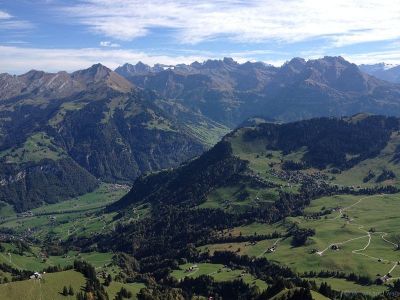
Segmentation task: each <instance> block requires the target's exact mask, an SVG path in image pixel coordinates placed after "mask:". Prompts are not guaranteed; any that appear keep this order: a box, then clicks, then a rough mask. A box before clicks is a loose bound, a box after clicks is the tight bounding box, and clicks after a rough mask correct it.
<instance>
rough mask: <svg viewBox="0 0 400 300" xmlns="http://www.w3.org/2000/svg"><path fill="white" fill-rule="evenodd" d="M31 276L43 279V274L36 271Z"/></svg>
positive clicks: (31, 277)
mask: <svg viewBox="0 0 400 300" xmlns="http://www.w3.org/2000/svg"><path fill="white" fill-rule="evenodd" d="M29 278H30V279H42V274H40V273H39V272H35V273H33V274H32V275H31V276H30V277H29Z"/></svg>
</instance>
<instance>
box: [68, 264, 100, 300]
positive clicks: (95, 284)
mask: <svg viewBox="0 0 400 300" xmlns="http://www.w3.org/2000/svg"><path fill="white" fill-rule="evenodd" d="M74 269H75V270H76V271H78V272H80V273H82V274H83V276H85V278H86V285H85V289H84V291H83V292H79V293H78V294H77V295H76V297H77V300H88V299H93V300H108V295H107V292H106V291H105V289H104V286H103V285H102V284H101V283H100V280H99V279H98V278H97V274H96V269H95V268H94V267H93V266H92V265H90V264H89V263H88V262H85V261H81V260H75V261H74Z"/></svg>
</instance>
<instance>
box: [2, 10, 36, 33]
mask: <svg viewBox="0 0 400 300" xmlns="http://www.w3.org/2000/svg"><path fill="white" fill-rule="evenodd" d="M32 27H33V25H32V23H31V22H29V21H25V20H19V19H16V18H15V17H14V16H12V15H10V14H9V13H7V12H5V11H2V10H0V31H2V30H26V29H30V28H32Z"/></svg>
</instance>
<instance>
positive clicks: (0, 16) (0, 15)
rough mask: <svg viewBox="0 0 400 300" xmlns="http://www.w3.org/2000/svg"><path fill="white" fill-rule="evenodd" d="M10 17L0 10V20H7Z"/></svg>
mask: <svg viewBox="0 0 400 300" xmlns="http://www.w3.org/2000/svg"><path fill="white" fill-rule="evenodd" d="M11 18H12V16H11V15H10V14H9V13H7V12H5V11H2V10H0V20H8V19H11Z"/></svg>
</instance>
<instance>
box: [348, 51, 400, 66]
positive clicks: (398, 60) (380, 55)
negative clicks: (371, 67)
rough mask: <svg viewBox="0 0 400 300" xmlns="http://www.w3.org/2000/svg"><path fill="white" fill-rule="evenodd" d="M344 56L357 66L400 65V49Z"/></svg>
mask: <svg viewBox="0 0 400 300" xmlns="http://www.w3.org/2000/svg"><path fill="white" fill-rule="evenodd" d="M342 56H343V57H344V58H346V59H348V60H350V61H352V62H354V63H356V64H375V63H380V62H385V63H388V64H394V65H399V64H400V48H397V49H394V50H384V51H376V52H368V53H358V54H342Z"/></svg>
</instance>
